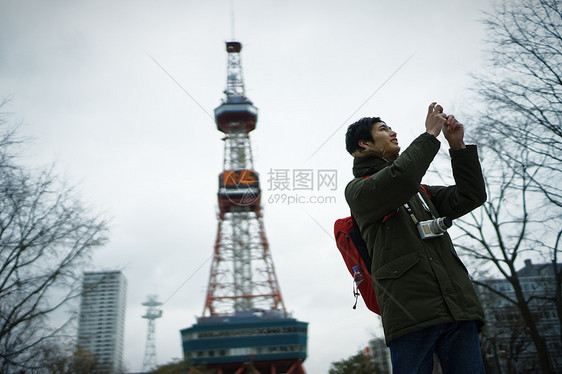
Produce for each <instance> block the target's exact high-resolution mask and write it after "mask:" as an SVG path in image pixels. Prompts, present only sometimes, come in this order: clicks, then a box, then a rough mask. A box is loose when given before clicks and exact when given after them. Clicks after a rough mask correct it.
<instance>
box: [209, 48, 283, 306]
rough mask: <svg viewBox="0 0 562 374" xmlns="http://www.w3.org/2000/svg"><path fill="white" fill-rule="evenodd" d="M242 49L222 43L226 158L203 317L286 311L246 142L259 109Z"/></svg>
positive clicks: (221, 125)
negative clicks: (251, 96)
mask: <svg viewBox="0 0 562 374" xmlns="http://www.w3.org/2000/svg"><path fill="white" fill-rule="evenodd" d="M241 49H242V44H240V43H239V42H228V43H226V50H227V52H228V64H227V83H226V90H225V91H224V93H225V95H226V98H225V99H224V100H223V103H222V104H221V105H220V106H219V107H217V108H216V109H215V119H216V123H217V128H218V130H219V131H221V132H223V133H224V134H225V136H224V138H223V140H224V162H223V171H222V173H221V174H220V175H219V191H218V203H219V217H218V218H219V222H218V230H217V239H216V242H215V248H214V256H213V262H212V265H211V273H210V277H209V284H208V289H207V299H206V301H205V309H204V310H203V315H204V316H205V315H207V314H208V315H212V316H213V315H218V314H225V313H232V312H239V311H245V310H253V309H262V310H271V309H280V310H281V311H282V312H283V313H284V314H285V306H284V304H283V300H282V298H281V292H280V290H279V284H278V282H277V277H276V274H275V269H274V267H273V261H272V260H271V254H270V252H269V245H268V243H267V239H266V236H265V230H264V226H263V219H262V215H261V206H260V197H261V191H260V183H259V176H258V173H257V172H255V171H254V165H253V158H252V149H251V145H250V132H251V131H252V130H254V129H255V128H256V121H257V116H258V109H257V108H256V107H255V106H254V105H253V104H252V102H251V101H250V100H248V98H247V97H246V93H245V89H244V80H243V75H242V65H241V61H240V51H241Z"/></svg>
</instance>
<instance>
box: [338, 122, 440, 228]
mask: <svg viewBox="0 0 562 374" xmlns="http://www.w3.org/2000/svg"><path fill="white" fill-rule="evenodd" d="M439 146H440V142H439V140H437V138H435V137H434V136H433V135H431V134H428V133H424V134H422V135H420V136H419V137H418V138H416V139H415V140H414V141H413V142H412V144H410V146H409V147H408V148H407V149H406V150H405V151H404V152H403V153H402V154H401V155H400V156H399V157H398V158H397V159H396V160H395V161H394V162H393V163H392V164H390V165H389V166H387V167H385V168H383V169H381V170H380V171H378V172H376V173H375V174H373V175H372V176H370V177H369V178H356V179H354V180H353V181H351V182H350V183H349V185H348V186H347V188H346V191H345V195H346V199H347V202H348V204H349V206H350V207H351V211H352V212H353V214H356V215H357V216H361V217H364V218H365V220H366V222H375V221H379V220H380V219H381V218H382V217H384V216H385V215H387V214H389V213H390V212H392V211H394V210H396V209H397V208H398V207H400V206H401V205H402V204H404V203H405V202H407V201H408V199H409V198H410V197H412V195H414V194H415V193H416V192H417V191H418V189H419V186H420V183H421V179H422V177H423V176H424V175H425V173H426V171H427V169H428V167H429V165H430V164H431V162H432V161H433V158H434V157H435V155H436V154H437V152H438V151H439Z"/></svg>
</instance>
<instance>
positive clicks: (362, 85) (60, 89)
mask: <svg viewBox="0 0 562 374" xmlns="http://www.w3.org/2000/svg"><path fill="white" fill-rule="evenodd" d="M232 4H234V7H233V6H232ZM491 6H492V3H491V0H456V1H455V0H426V1H411V0H410V1H406V0H394V1H379V0H376V1H375V0H372V1H367V0H345V1H344V0H324V1H317V0H314V1H302V0H300V1H293V0H288V1H282V2H281V1H274V0H261V1H256V0H235V1H231V0H221V1H215V0H210V1H194V0H182V1H180V0H169V1H149V0H135V1H128V0H126V1H106V0H102V1H87V0H79V1H62V0H51V1H40V0H19V1H16V0H0V96H10V97H11V98H12V101H11V103H10V104H9V106H8V108H7V109H8V110H9V111H10V112H12V113H13V116H12V119H13V120H14V121H15V122H20V121H21V122H22V126H21V135H29V136H32V137H33V142H32V143H31V146H30V147H29V148H28V149H27V150H26V151H25V153H24V157H23V161H24V162H27V163H29V164H30V165H47V164H50V163H53V162H54V163H56V170H57V171H58V172H59V173H60V174H61V175H64V176H65V178H66V179H67V180H68V181H69V182H70V183H71V184H74V185H77V186H78V187H77V188H78V190H79V191H80V193H81V196H82V197H83V199H84V200H85V201H86V202H87V203H88V204H90V205H91V206H92V207H93V208H94V209H95V210H97V211H101V212H103V213H104V214H106V215H107V216H108V217H109V218H111V227H112V232H111V242H110V243H109V244H108V245H106V246H105V247H104V248H101V249H100V250H98V251H97V252H96V254H95V256H94V261H93V263H92V264H91V268H90V269H88V270H103V269H122V270H123V271H124V273H125V275H126V277H127V279H128V281H129V295H128V311H127V326H126V338H125V346H126V347H125V362H126V364H127V366H128V368H129V369H130V370H131V371H135V370H140V368H141V364H142V359H143V353H144V344H145V335H146V320H144V319H142V318H141V315H142V314H143V312H144V309H143V307H142V306H141V303H142V302H143V301H144V300H146V296H147V295H148V294H157V295H158V296H159V299H160V300H161V301H164V300H167V301H166V303H165V305H164V306H163V311H164V314H163V317H162V318H161V319H159V320H157V332H156V339H157V355H158V361H159V363H164V362H167V361H169V360H170V359H172V358H175V357H181V355H182V352H181V344H180V335H179V330H180V329H182V328H185V327H189V326H191V325H192V324H193V323H194V322H195V317H196V316H198V315H201V313H202V311H203V304H204V297H205V291H206V283H207V279H208V276H209V266H210V262H209V258H210V256H211V253H212V249H213V244H214V240H215V235H216V229H217V219H216V210H217V202H216V190H217V176H218V174H219V172H220V171H221V169H222V157H223V142H222V141H221V137H222V134H221V133H219V132H218V131H217V130H216V126H215V124H214V121H213V118H212V117H211V114H212V113H213V108H215V107H216V106H218V105H219V104H220V100H221V98H222V91H223V90H224V88H225V83H226V52H225V48H224V42H225V41H227V40H230V39H232V38H235V39H236V40H239V41H241V42H242V43H243V50H242V63H243V67H244V74H245V81H246V89H247V95H248V96H249V98H250V99H251V100H252V101H253V102H254V104H255V105H256V106H257V107H258V108H259V111H260V112H259V120H258V124H257V129H256V130H255V131H254V132H253V133H252V135H251V136H252V144H253V152H254V158H255V168H256V170H257V171H258V172H259V173H260V176H261V183H262V189H263V195H262V203H263V207H264V215H265V228H266V234H267V237H268V239H269V242H270V249H271V251H272V256H273V259H274V262H275V267H276V270H277V276H278V278H279V282H280V285H281V292H282V295H283V298H284V301H285V304H286V306H287V308H288V310H289V311H291V312H292V313H293V316H294V317H296V318H297V319H299V320H302V321H307V322H309V346H308V347H309V357H308V359H307V361H306V362H305V367H306V369H307V371H308V372H309V373H311V374H322V373H327V371H328V368H329V365H330V362H333V361H336V360H341V359H343V358H347V357H349V356H350V355H352V354H354V353H355V352H357V350H359V349H361V348H362V347H364V346H365V345H366V344H367V341H368V340H369V339H371V338H372V337H373V336H379V337H380V336H382V332H381V328H380V322H379V319H378V318H377V317H376V316H375V315H373V314H372V313H370V312H369V311H368V310H367V309H366V307H365V306H364V305H363V304H361V302H360V305H359V306H358V308H357V310H355V311H354V310H352V308H351V306H352V305H353V297H352V292H351V290H352V284H351V278H350V277H349V275H348V274H347V270H346V269H345V266H344V264H343V261H342V260H341V258H340V255H339V253H338V251H337V249H336V247H335V244H334V241H333V239H332V237H331V232H332V227H333V222H334V220H335V219H336V218H339V217H343V216H346V215H347V214H348V208H347V205H346V203H345V200H344V198H343V190H344V188H345V185H346V183H347V181H348V180H350V179H351V163H352V159H351V157H350V156H349V155H348V154H347V153H346V152H345V149H344V143H343V138H344V133H345V129H346V127H347V125H349V124H350V123H351V122H353V121H355V120H357V119H359V118H360V117H362V116H375V115H378V116H381V117H382V118H383V119H384V120H385V121H386V122H387V123H389V124H390V125H391V126H392V127H393V128H394V129H395V130H397V132H398V140H399V142H400V145H401V146H402V147H405V146H407V145H408V144H409V143H410V142H411V141H412V140H413V139H414V138H415V137H417V136H418V135H419V134H420V133H421V132H422V131H423V128H424V127H423V123H424V119H425V111H426V108H427V105H428V104H429V103H430V102H431V101H434V100H437V101H439V102H440V103H441V104H442V105H443V106H444V107H445V111H446V112H447V113H453V114H457V117H459V119H460V120H461V122H463V123H464V124H465V126H466V128H467V131H470V120H471V119H470V118H468V117H466V116H467V113H468V114H469V113H470V109H471V106H472V105H473V104H471V101H470V100H469V91H468V90H469V88H470V85H471V80H470V78H469V74H470V73H472V72H475V71H477V70H478V69H479V68H480V67H481V66H482V50H483V47H484V46H483V44H482V38H483V37H484V31H485V30H484V26H483V25H482V24H481V23H480V22H479V19H481V18H482V13H481V11H482V10H489V9H491ZM232 8H234V19H235V22H234V27H232V22H231V19H232V17H231V14H232V11H231V10H232ZM233 30H234V31H233ZM153 59H154V60H156V61H157V62H158V63H159V64H160V65H161V66H162V67H164V69H165V70H166V72H167V73H166V72H165V71H164V70H163V69H162V68H161V67H160V66H159V65H158V64H157V63H156V62H155V61H154V60H153ZM168 73H169V74H170V75H171V76H173V78H174V79H175V80H176V81H177V82H178V83H179V84H180V85H181V86H182V88H180V87H179V86H178V84H176V82H174V80H172V79H171V78H170V77H169V76H168ZM389 78H390V79H389ZM184 90H185V91H187V93H189V95H188V94H187V93H186V92H185V91H184ZM190 95H191V97H190ZM192 98H193V99H192ZM332 135H334V136H333V137H331V136H332ZM445 147H446V146H445V145H443V148H445ZM301 169H307V170H313V171H314V172H316V171H318V170H322V169H333V170H336V171H337V178H338V181H337V188H336V189H335V190H326V189H324V190H318V189H316V188H315V189H314V190H312V191H297V190H289V191H278V190H275V189H273V188H272V187H271V184H272V182H274V181H273V180H272V178H271V175H270V174H269V173H270V172H273V173H275V172H276V171H280V170H289V171H290V172H292V171H294V170H301ZM429 182H430V181H429ZM282 194H285V197H286V198H289V197H292V198H294V197H296V196H303V197H305V198H306V199H307V200H308V199H310V198H312V199H317V198H321V199H322V198H326V199H332V198H334V199H335V201H333V200H332V201H330V202H327V203H324V204H320V203H309V204H306V203H299V204H291V205H288V204H287V203H283V202H282V198H283V195H282ZM199 268H201V270H199V271H197V269H199ZM186 280H187V282H186ZM184 282H185V285H184V286H183V287H181V288H179V287H180V286H181V285H182V284H183V283H184ZM178 288H179V289H178ZM176 291H177V292H176Z"/></svg>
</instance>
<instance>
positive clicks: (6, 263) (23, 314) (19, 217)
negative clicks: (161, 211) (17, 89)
mask: <svg viewBox="0 0 562 374" xmlns="http://www.w3.org/2000/svg"><path fill="white" fill-rule="evenodd" d="M4 104H5V102H4ZM1 106H2V105H0V107H1ZM18 144H21V140H20V139H18V138H16V132H15V130H14V129H13V128H8V120H7V117H6V116H5V115H2V116H1V117H0V372H3V373H10V372H16V371H17V372H19V371H20V370H22V369H26V368H30V369H32V368H33V367H34V366H39V365H40V362H37V360H39V359H40V357H41V354H42V353H41V352H42V349H43V347H42V346H43V345H44V344H48V343H49V339H52V338H55V337H57V336H58V335H59V334H61V333H62V332H63V330H64V329H65V328H66V327H67V325H68V323H69V321H70V319H66V318H65V319H64V321H63V322H59V323H54V322H53V321H50V320H49V317H50V316H52V315H53V313H54V312H55V311H58V310H61V309H62V308H63V307H64V306H65V305H67V304H68V303H69V301H71V300H72V299H73V298H75V297H77V296H78V295H79V292H80V284H79V278H80V272H81V270H82V265H83V264H84V262H85V261H86V260H88V259H89V257H88V256H89V254H90V253H91V251H92V250H93V249H94V248H96V247H98V246H100V245H102V244H104V243H105V242H106V240H107V238H106V235H107V225H106V222H105V221H104V220H102V219H100V218H99V217H96V216H92V215H90V213H89V211H88V210H87V209H86V208H85V207H84V205H83V204H82V203H81V202H80V201H79V200H78V199H77V198H76V196H75V194H74V191H73V190H72V188H69V187H67V186H66V185H64V184H63V183H60V182H59V181H58V180H57V178H56V176H55V175H54V173H53V172H52V170H50V169H48V170H42V171H39V172H33V171H30V170H28V169H26V168H25V167H22V166H21V165H19V164H17V163H16V162H15V156H16V154H15V153H14V146H16V145H18Z"/></svg>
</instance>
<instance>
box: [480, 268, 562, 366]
mask: <svg viewBox="0 0 562 374" xmlns="http://www.w3.org/2000/svg"><path fill="white" fill-rule="evenodd" d="M561 267H562V264H558V268H559V269H560V268H561ZM517 276H518V278H519V280H520V283H521V287H522V292H523V295H524V296H525V299H526V300H527V302H528V305H529V307H530V310H531V313H532V314H533V316H534V318H535V321H536V324H537V328H538V331H539V333H540V334H541V336H542V338H543V339H544V341H545V343H546V345H547V349H548V351H549V353H550V357H551V366H552V370H553V372H555V373H562V345H561V343H560V323H559V320H558V315H557V312H556V305H555V303H554V301H553V300H554V299H553V298H554V296H555V293H556V283H557V282H556V280H555V274H554V267H553V265H552V263H544V264H533V263H532V261H531V260H525V266H524V267H523V268H521V269H520V270H519V271H517ZM483 282H484V283H486V284H487V285H488V286H489V287H491V288H492V289H493V291H492V290H491V289H489V288H486V287H482V286H478V287H477V288H476V289H477V292H478V294H479V297H480V300H481V301H482V304H483V306H484V311H485V312H486V327H485V330H484V334H483V347H484V350H485V354H486V358H487V365H488V372H489V373H503V374H505V373H535V372H538V371H539V366H538V360H537V352H536V348H535V345H534V344H533V342H532V340H531V338H530V336H529V335H528V333H527V331H528V329H527V328H526V326H525V324H524V322H523V320H522V317H521V315H520V312H519V310H518V308H517V307H516V306H515V305H514V304H513V303H511V302H509V301H508V300H506V299H505V298H504V297H501V296H499V295H498V294H497V293H501V294H503V295H505V296H507V297H509V298H510V299H512V300H515V299H516V298H515V291H514V290H513V287H512V285H511V284H510V283H509V281H508V280H507V279H505V278H502V279H487V280H484V281H483Z"/></svg>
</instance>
